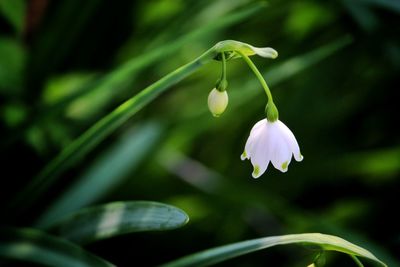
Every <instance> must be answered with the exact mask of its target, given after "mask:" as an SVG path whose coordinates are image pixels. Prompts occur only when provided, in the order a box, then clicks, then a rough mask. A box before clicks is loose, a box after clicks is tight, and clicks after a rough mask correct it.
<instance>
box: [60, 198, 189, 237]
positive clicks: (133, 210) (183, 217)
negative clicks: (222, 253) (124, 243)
mask: <svg viewBox="0 0 400 267" xmlns="http://www.w3.org/2000/svg"><path fill="white" fill-rule="evenodd" d="M188 221H189V217H188V216H187V214H186V213H185V212H184V211H182V210H180V209H178V208H176V207H174V206H171V205H166V204H162V203H158V202H151V201H132V202H114V203H110V204H106V205H101V206H95V207H91V208H87V209H83V210H81V211H79V212H77V213H76V214H73V215H71V216H69V217H68V218H66V219H65V220H62V221H60V222H59V223H57V225H55V227H54V229H55V231H56V232H57V233H58V235H60V236H62V237H64V238H66V239H68V240H71V241H73V242H76V243H87V242H91V241H95V240H100V239H105V238H110V237H113V236H117V235H122V234H127V233H134V232H144V231H163V230H170V229H175V228H178V227H181V226H183V225H185V224H186V223H187V222H188Z"/></svg>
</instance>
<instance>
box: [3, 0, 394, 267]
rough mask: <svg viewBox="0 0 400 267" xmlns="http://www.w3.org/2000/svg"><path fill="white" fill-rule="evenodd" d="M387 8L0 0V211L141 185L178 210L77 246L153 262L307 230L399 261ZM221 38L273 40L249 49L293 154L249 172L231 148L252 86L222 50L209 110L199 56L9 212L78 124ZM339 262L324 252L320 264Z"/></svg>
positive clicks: (42, 213)
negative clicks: (166, 222)
mask: <svg viewBox="0 0 400 267" xmlns="http://www.w3.org/2000/svg"><path fill="white" fill-rule="evenodd" d="M399 14H400V5H399V3H398V2H397V1H390V0H341V1H334V0H329V1H317V0H305V1H303V0H293V1H278V0H271V1H268V3H267V4H260V3H259V2H258V1H252V0H217V1H194V0H187V1H183V0H172V1H167V0H152V1H143V0H140V1H128V0H126V1H105V0H88V1H79V0H60V1H45V0H31V1H23V0H0V146H1V166H2V169H1V177H2V181H3V184H2V186H1V187H0V188H1V189H0V191H1V192H0V199H1V203H2V205H3V207H2V210H4V212H2V215H1V219H2V220H1V222H2V224H4V225H8V226H10V225H12V226H23V227H32V226H34V225H38V224H40V222H41V221H42V220H44V219H46V218H47V219H51V220H53V219H58V218H59V219H61V217H63V216H64V215H68V214H69V213H71V212H75V211H77V210H78V209H80V208H82V207H86V206H89V205H94V204H102V203H107V202H110V201H124V200H151V201H160V202H164V203H168V204H172V205H175V206H177V207H180V208H182V209H183V210H184V211H185V212H187V213H188V215H189V217H190V218H191V221H190V222H189V223H188V225H187V226H185V227H184V228H181V229H179V230H173V231H169V232H159V233H158V232H157V233H134V234H130V235H126V236H119V237H114V238H112V239H109V240H107V242H106V241H99V242H96V243H93V244H90V245H88V246H86V248H87V249H88V250H89V251H91V252H93V253H95V254H96V255H99V256H101V257H102V258H105V259H107V260H109V261H110V262H113V263H115V264H116V265H118V266H132V262H135V261H137V262H139V261H143V260H146V261H147V262H148V265H149V266H153V265H157V264H161V263H164V262H166V261H170V260H173V259H176V258H178V257H181V256H184V255H186V254H189V253H194V252H197V251H199V250H203V249H207V248H210V247H213V246H217V245H224V244H227V243H230V242H237V241H241V240H246V239H250V238H258V237H262V236H269V235H281V234H291V233H301V232H324V233H327V234H333V235H338V236H341V237H343V238H345V239H347V240H349V241H353V242H355V243H356V244H358V245H361V246H363V247H365V248H367V249H370V250H371V251H373V252H374V254H375V255H376V256H377V257H378V258H380V259H381V260H383V261H384V262H386V263H387V264H388V265H389V266H400V258H399V251H400V231H399V230H398V225H400V220H399V219H398V217H397V216H396V210H397V208H396V204H397V202H398V196H399V194H400V180H399V176H400V175H399V174H400V153H399V149H400V136H399V132H398V130H397V121H398V119H397V117H398V116H397V114H398V92H397V90H398V78H399V72H400V38H399V36H400V28H399V27H398V25H399V23H400V19H399ZM225 39H234V40H240V41H244V42H247V43H250V44H253V45H255V46H271V47H273V48H274V49H276V50H277V51H278V52H279V57H278V58H277V59H275V60H265V59H261V58H254V62H255V64H256V65H257V66H258V68H259V69H260V71H261V72H262V73H263V75H264V77H266V81H267V82H268V84H269V85H270V87H271V90H272V92H273V94H274V99H275V102H276V105H277V106H278V108H279V111H280V118H281V120H282V121H284V122H285V124H287V125H288V126H289V128H290V129H291V130H292V131H293V132H294V134H295V135H296V138H297V140H298V142H299V144H300V147H301V150H302V153H303V154H304V157H305V159H304V161H303V162H301V163H292V164H291V165H290V166H289V171H288V173H285V174H282V173H280V172H279V171H277V170H275V169H273V168H269V169H268V170H267V172H266V174H264V175H263V176H262V177H261V178H259V179H258V180H254V179H252V178H251V165H250V164H249V163H248V162H241V161H240V154H241V153H242V150H243V147H244V144H245V141H246V138H247V137H248V134H249V131H250V129H251V127H252V126H253V124H254V123H255V122H257V121H258V120H260V119H261V118H262V117H263V111H264V106H265V103H266V101H265V100H266V99H265V98H264V95H263V94H264V93H263V91H262V88H261V87H260V85H259V84H258V82H257V81H256V78H255V77H254V75H253V74H252V73H251V71H250V70H249V69H248V68H247V66H246V65H245V64H244V62H242V61H241V60H234V61H230V62H228V65H227V71H228V76H227V78H228V81H229V87H228V93H229V96H230V103H229V106H228V108H227V110H226V112H225V113H224V114H223V115H222V116H221V117H220V118H218V119H215V118H214V117H212V116H211V114H210V113H209V111H208V110H207V104H206V103H207V95H208V93H209V91H210V90H211V89H212V88H213V87H214V85H215V81H216V80H217V79H218V77H219V75H220V63H219V62H217V61H215V62H213V63H211V64H208V65H207V66H205V67H203V68H202V69H201V70H199V71H198V72H196V73H195V74H194V75H192V76H191V77H190V78H188V79H186V80H184V81H183V82H181V83H179V84H178V85H176V86H174V87H173V88H172V90H169V91H168V92H166V93H164V94H162V95H161V97H159V98H157V99H156V100H155V101H154V102H152V103H150V104H149V105H148V106H146V107H145V108H144V109H143V110H141V111H140V112H139V113H137V114H136V115H135V116H134V117H133V118H132V119H130V120H129V121H127V122H126V123H125V124H124V125H123V126H122V127H119V128H118V129H117V130H116V131H114V132H113V133H112V134H111V135H110V136H108V137H107V138H106V139H105V140H104V141H103V142H101V143H100V144H99V145H97V146H95V147H94V148H93V149H92V150H91V151H90V152H89V153H88V154H87V155H86V156H85V157H83V158H79V159H78V158H77V159H76V160H75V161H74V164H73V165H72V166H71V167H70V168H69V169H67V170H66V171H65V172H63V173H62V174H61V175H60V176H59V177H58V179H57V180H56V182H55V183H53V184H52V186H51V187H50V188H49V190H47V191H45V192H43V193H42V194H41V195H40V198H39V199H38V201H37V202H29V203H28V202H27V203H26V206H27V207H28V206H29V208H28V209H27V210H26V211H25V212H23V213H18V212H17V210H16V209H12V210H6V209H7V207H9V203H10V202H11V201H12V199H14V197H15V195H16V194H17V193H18V192H22V189H23V188H24V187H25V185H27V184H28V183H29V182H30V181H32V179H33V177H35V176H36V175H37V174H38V173H39V172H40V171H41V170H43V168H44V167H45V166H46V164H47V163H48V162H50V161H51V160H52V159H53V158H55V157H56V156H57V155H58V154H59V153H60V151H62V150H63V149H64V148H65V147H67V146H68V145H69V144H71V142H72V141H73V140H75V139H76V138H77V137H79V136H80V135H81V134H82V133H83V132H85V131H86V130H87V129H89V128H90V127H91V126H92V125H93V124H94V123H95V122H97V121H99V120H100V119H101V118H102V117H104V116H105V115H107V114H109V113H110V112H111V111H112V110H114V109H115V108H116V107H117V106H118V105H119V104H121V103H122V102H124V101H125V100H126V99H128V98H130V97H132V96H133V95H135V94H136V93H138V92H139V91H140V90H142V89H143V88H145V87H146V86H148V85H150V84H152V83H154V82H155V81H157V80H158V79H159V78H161V77H162V76H164V75H165V74H167V73H169V72H171V71H173V70H174V69H176V68H177V67H179V66H181V65H183V64H185V63H187V62H189V61H191V60H192V59H194V58H195V57H197V56H198V55H200V54H201V53H203V52H204V51H205V50H207V49H208V48H210V47H211V46H212V45H214V44H215V43H216V42H218V41H220V40H225ZM27 197H28V196H27ZM133 249H135V255H134V256H132V250H133ZM288 255H290V257H289V256H288ZM314 256H315V253H314V251H312V250H306V249H303V248H296V247H284V248H283V247H279V248H274V249H272V250H270V251H269V250H268V251H261V252H257V253H254V254H250V255H247V256H243V257H240V258H236V259H234V260H231V261H228V262H226V263H223V264H220V266H264V265H265V264H269V265H271V266H272V265H275V266H306V265H307V264H309V263H310V261H311V259H312V258H313V257H314ZM350 264H354V263H352V262H351V259H348V257H346V256H343V255H337V254H334V253H327V266H350Z"/></svg>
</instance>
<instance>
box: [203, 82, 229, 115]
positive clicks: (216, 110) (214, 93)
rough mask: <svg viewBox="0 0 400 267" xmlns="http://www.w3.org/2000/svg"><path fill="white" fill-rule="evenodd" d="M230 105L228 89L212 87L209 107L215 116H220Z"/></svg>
mask: <svg viewBox="0 0 400 267" xmlns="http://www.w3.org/2000/svg"><path fill="white" fill-rule="evenodd" d="M227 106H228V93H227V92H226V90H224V91H222V92H221V91H218V90H217V89H215V88H214V89H212V90H211V92H210V94H209V95H208V108H209V109H210V111H211V113H212V114H213V116H214V117H219V116H220V115H221V114H222V113H223V112H224V111H225V109H226V107H227Z"/></svg>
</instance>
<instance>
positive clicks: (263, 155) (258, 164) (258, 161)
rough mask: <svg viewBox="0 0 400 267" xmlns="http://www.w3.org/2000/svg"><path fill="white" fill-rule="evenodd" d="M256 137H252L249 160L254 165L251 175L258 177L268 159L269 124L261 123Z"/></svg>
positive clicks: (263, 170) (264, 169)
mask: <svg viewBox="0 0 400 267" xmlns="http://www.w3.org/2000/svg"><path fill="white" fill-rule="evenodd" d="M256 133H257V134H258V135H257V138H255V139H254V144H253V147H252V148H251V149H252V150H251V152H250V161H251V164H252V165H253V167H254V171H253V174H252V175H253V177H254V178H258V177H260V176H261V175H262V174H263V173H264V172H265V171H266V170H267V167H268V164H269V161H270V151H269V146H268V145H269V143H270V142H269V139H270V136H269V134H270V133H269V125H268V124H267V123H265V124H262V126H260V128H259V129H258V132H256Z"/></svg>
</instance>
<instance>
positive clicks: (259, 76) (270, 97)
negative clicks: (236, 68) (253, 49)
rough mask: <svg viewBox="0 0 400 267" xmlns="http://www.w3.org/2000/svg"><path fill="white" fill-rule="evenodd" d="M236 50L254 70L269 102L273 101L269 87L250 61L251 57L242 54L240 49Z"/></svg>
mask: <svg viewBox="0 0 400 267" xmlns="http://www.w3.org/2000/svg"><path fill="white" fill-rule="evenodd" d="M236 52H237V53H238V54H240V55H241V56H242V58H243V60H244V61H246V63H247V65H249V67H250V69H251V70H252V71H253V72H254V74H255V75H256V77H257V79H258V80H259V81H260V83H261V85H262V87H263V88H264V91H265V93H266V94H267V97H268V102H271V103H272V102H274V100H273V98H272V94H271V90H270V89H269V87H268V85H267V83H266V82H265V80H264V77H263V76H262V75H261V73H260V71H259V70H258V69H257V67H256V65H254V63H253V61H251V59H250V58H249V57H248V56H246V55H245V54H243V53H242V52H241V51H236Z"/></svg>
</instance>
